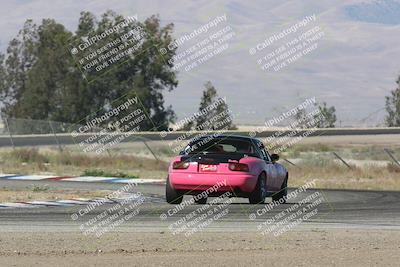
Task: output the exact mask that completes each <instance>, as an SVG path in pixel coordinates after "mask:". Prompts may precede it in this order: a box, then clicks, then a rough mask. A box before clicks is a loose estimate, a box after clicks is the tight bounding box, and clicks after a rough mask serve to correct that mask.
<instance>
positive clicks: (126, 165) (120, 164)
mask: <svg viewBox="0 0 400 267" xmlns="http://www.w3.org/2000/svg"><path fill="white" fill-rule="evenodd" d="M149 146H150V147H151V148H152V150H153V152H155V153H156V155H157V157H159V158H161V159H162V160H160V161H157V160H155V159H154V157H153V155H152V154H151V153H150V152H149V150H148V149H147V148H146V147H145V146H143V144H140V143H126V144H123V145H121V146H120V147H116V148H115V149H114V150H113V151H112V155H111V156H108V155H100V156H98V155H93V154H87V153H81V152H79V151H78V150H77V149H76V148H73V147H69V148H68V151H64V152H59V151H58V150H55V149H49V148H41V149H40V150H38V149H34V148H28V149H26V148H25V149H16V150H14V151H13V150H11V149H8V150H3V151H2V152H0V166H1V169H0V172H3V173H21V174H37V173H53V174H56V175H82V174H84V173H85V172H86V173H87V172H88V171H91V172H93V171H94V172H99V173H120V174H121V175H122V174H127V175H131V176H138V177H139V178H164V177H166V175H167V168H168V161H169V160H170V158H171V151H170V150H169V146H168V142H159V141H154V142H149ZM385 146H386V145H385ZM383 148H385V147H384V146H379V145H371V146H366V145H364V144H363V145H351V146H350V145H346V146H344V145H343V144H336V145H334V144H332V143H330V144H328V145H327V144H322V143H315V144H307V145H305V144H298V145H295V146H293V147H291V148H289V149H288V150H287V151H285V152H284V153H282V154H281V157H282V158H289V159H295V162H296V164H297V165H298V166H299V167H294V166H291V165H289V164H287V163H286V162H285V161H283V160H281V161H280V162H281V163H282V164H283V165H285V166H286V167H287V168H288V169H289V172H290V184H289V186H300V185H302V184H304V183H306V182H307V181H310V180H312V179H317V186H318V187H320V188H345V189H377V190H400V168H399V167H397V166H396V165H394V164H388V162H389V161H390V158H388V155H387V154H385V153H384V152H383ZM391 149H392V150H393V152H394V155H396V156H397V157H398V155H400V150H399V147H398V146H392V147H391ZM333 151H335V152H336V153H338V154H339V155H340V156H342V157H344V158H345V160H348V159H359V161H361V163H362V164H357V166H356V165H354V166H353V167H352V169H348V168H347V167H346V166H344V165H343V164H342V163H341V162H339V161H338V160H337V159H335V157H334V156H333V155H332V152H333ZM365 159H368V160H365ZM373 159H379V160H380V162H377V161H374V160H373ZM378 163H379V164H378Z"/></svg>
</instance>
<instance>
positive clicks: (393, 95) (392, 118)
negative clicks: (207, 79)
mask: <svg viewBox="0 0 400 267" xmlns="http://www.w3.org/2000/svg"><path fill="white" fill-rule="evenodd" d="M396 83H397V88H396V89H394V90H393V91H391V92H390V96H386V97H385V99H386V103H385V108H386V112H387V115H386V118H385V122H386V125H387V126H388V127H398V126H400V77H399V78H398V79H397V81H396Z"/></svg>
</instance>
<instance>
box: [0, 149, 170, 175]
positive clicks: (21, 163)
mask: <svg viewBox="0 0 400 267" xmlns="http://www.w3.org/2000/svg"><path fill="white" fill-rule="evenodd" d="M0 162H1V169H0V171H1V172H3V173H19V174H32V173H49V172H50V173H54V174H57V175H82V174H84V173H85V172H87V171H88V170H91V171H95V170H97V171H98V172H104V173H118V174H119V176H121V174H126V176H130V177H140V178H154V177H160V176H161V175H165V174H166V170H167V168H168V163H167V162H165V161H157V160H155V159H151V158H143V157H136V156H133V155H126V154H114V155H111V156H108V155H100V156H97V155H91V154H84V153H79V152H69V151H63V152H59V151H57V150H51V149H41V150H38V149H36V148H22V149H15V150H8V151H3V152H1V153H0Z"/></svg>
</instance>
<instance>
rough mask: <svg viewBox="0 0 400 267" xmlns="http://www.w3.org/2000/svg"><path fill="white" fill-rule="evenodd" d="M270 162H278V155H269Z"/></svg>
mask: <svg viewBox="0 0 400 267" xmlns="http://www.w3.org/2000/svg"><path fill="white" fill-rule="evenodd" d="M271 160H272V162H275V161H278V160H279V155H278V154H272V155H271Z"/></svg>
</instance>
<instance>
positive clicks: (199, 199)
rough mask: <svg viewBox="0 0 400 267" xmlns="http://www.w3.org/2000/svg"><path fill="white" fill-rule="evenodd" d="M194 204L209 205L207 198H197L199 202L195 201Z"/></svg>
mask: <svg viewBox="0 0 400 267" xmlns="http://www.w3.org/2000/svg"><path fill="white" fill-rule="evenodd" d="M194 202H196V204H198V205H204V204H206V203H207V198H206V197H201V198H197V200H196V199H194Z"/></svg>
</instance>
